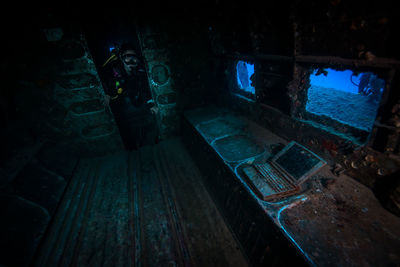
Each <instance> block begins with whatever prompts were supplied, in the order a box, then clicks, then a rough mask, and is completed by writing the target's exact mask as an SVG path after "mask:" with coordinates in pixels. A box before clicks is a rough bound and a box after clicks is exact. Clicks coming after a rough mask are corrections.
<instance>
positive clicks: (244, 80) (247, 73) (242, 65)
mask: <svg viewBox="0 0 400 267" xmlns="http://www.w3.org/2000/svg"><path fill="white" fill-rule="evenodd" d="M253 74H254V64H250V63H247V62H245V61H241V60H239V62H238V63H237V65H236V78H237V83H238V86H239V88H240V89H242V90H244V91H245V92H250V93H252V94H255V92H256V89H255V88H254V86H253V84H252V82H251V80H250V78H251V76H252V75H253Z"/></svg>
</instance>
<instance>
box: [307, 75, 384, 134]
mask: <svg viewBox="0 0 400 267" xmlns="http://www.w3.org/2000/svg"><path fill="white" fill-rule="evenodd" d="M326 71H327V75H326V76H325V75H324V74H320V75H318V76H316V75H315V73H316V72H314V73H313V74H312V75H311V76H310V84H311V87H310V88H309V90H308V100H307V104H306V111H308V112H310V113H313V114H315V115H326V116H328V117H330V118H332V119H334V120H336V121H339V122H341V123H343V124H346V125H350V126H353V127H355V128H359V129H362V130H366V131H371V129H372V127H373V124H374V121H375V118H376V113H377V110H378V107H379V102H380V99H381V96H382V92H383V88H384V81H382V80H381V79H377V77H376V76H375V75H373V74H372V73H371V75H372V76H371V77H373V78H374V79H375V80H374V81H375V83H378V84H379V86H381V88H379V89H378V90H375V93H374V94H371V93H370V92H369V91H368V92H367V91H366V92H365V93H359V92H358V91H359V89H358V86H357V85H358V84H359V83H360V78H361V76H362V74H359V75H358V76H355V75H354V76H353V77H351V76H352V74H353V72H352V71H350V70H346V71H335V70H332V69H326ZM351 78H352V81H353V82H354V83H356V84H357V85H354V84H353V83H352V82H351V80H350V79H351ZM372 83H373V82H370V83H368V86H367V88H370V87H371V86H372ZM370 85H371V86H370ZM375 87H376V86H375Z"/></svg>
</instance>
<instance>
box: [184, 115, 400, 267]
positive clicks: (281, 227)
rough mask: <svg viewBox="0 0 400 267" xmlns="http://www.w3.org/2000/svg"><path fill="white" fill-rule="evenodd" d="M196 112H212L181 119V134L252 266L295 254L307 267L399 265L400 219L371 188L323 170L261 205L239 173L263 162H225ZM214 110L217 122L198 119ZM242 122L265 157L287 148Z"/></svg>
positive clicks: (247, 122)
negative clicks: (297, 188) (295, 189)
mask: <svg viewBox="0 0 400 267" xmlns="http://www.w3.org/2000/svg"><path fill="white" fill-rule="evenodd" d="M213 110H215V108H213ZM225 112H226V111H225ZM200 113H204V114H209V112H207V109H206V108H203V109H202V112H195V111H191V112H188V113H187V114H186V123H185V124H184V127H183V129H184V132H183V136H184V138H185V140H186V144H187V145H188V146H189V147H190V151H191V152H193V155H195V154H198V155H199V156H198V157H196V160H197V163H198V164H199V167H201V169H202V171H203V177H204V178H205V182H206V184H207V185H208V189H209V190H210V193H211V195H212V196H213V198H214V200H215V201H216V203H217V204H219V205H220V207H221V210H222V212H223V214H224V215H225V216H226V217H227V218H228V221H229V222H230V225H231V227H232V228H233V230H234V231H235V233H236V235H237V236H238V239H239V240H240V241H241V243H242V245H243V247H244V248H245V250H246V252H247V253H248V255H249V257H250V259H251V261H252V262H253V263H254V264H256V265H262V264H264V263H270V264H271V265H280V264H282V263H283V262H285V261H286V262H285V263H291V262H290V261H291V259H287V258H284V256H283V255H284V254H287V255H291V256H290V258H292V259H293V260H295V257H296V254H297V255H301V257H303V258H304V259H305V260H306V262H307V263H308V264H311V265H318V266H319V265H320V266H343V265H346V266H376V265H393V266H395V265H398V264H399V263H400V258H399V257H398V255H399V253H400V251H399V249H398V248H399V247H400V232H399V230H398V229H400V219H399V218H398V217H396V216H394V215H393V214H391V213H389V212H388V211H386V210H385V209H383V208H382V206H381V205H380V204H379V202H378V200H377V199H376V198H375V196H374V195H373V193H372V192H371V190H370V189H368V188H366V187H365V186H363V185H362V184H360V183H359V182H357V181H355V180H353V179H351V178H350V177H348V176H345V175H344V174H343V173H341V174H340V175H335V174H334V173H335V171H334V170H333V171H331V170H330V168H329V166H325V167H324V168H323V169H321V170H320V171H319V172H318V173H316V174H315V175H313V176H312V177H311V178H310V179H309V180H307V181H306V182H305V183H304V184H302V189H301V191H300V193H299V194H298V195H296V196H291V197H288V198H286V199H282V200H280V201H276V202H267V201H262V200H260V199H258V198H257V196H256V195H255V193H254V192H253V191H252V190H251V188H250V187H249V186H248V184H247V183H246V181H245V179H244V176H243V175H242V173H241V168H242V167H243V166H245V165H248V164H252V163H253V162H255V163H259V162H262V161H265V160H266V158H267V157H260V158H258V157H254V158H253V159H247V160H246V161H240V160H238V161H237V162H236V164H232V163H231V162H228V161H227V160H226V159H225V158H224V157H223V155H221V154H220V153H218V151H217V148H216V147H215V145H213V142H211V141H210V136H208V132H211V133H214V132H215V131H208V132H205V131H202V129H201V128H199V127H198V125H201V119H199V118H200V117H201V115H200ZM213 113H214V114H215V115H214V118H212V116H203V121H217V119H218V118H220V117H221V115H220V114H221V113H223V111H220V112H213ZM238 118H240V117H238ZM241 119H242V120H243V122H244V123H245V124H247V126H246V129H245V130H244V132H247V133H249V132H250V133H252V134H253V135H254V136H256V137H257V136H258V139H259V140H262V141H263V142H264V146H265V147H267V148H270V149H267V150H269V153H270V155H273V154H274V153H276V152H274V151H273V150H274V149H273V147H274V145H277V146H278V145H282V144H285V143H287V141H285V140H283V139H281V138H280V137H278V136H276V135H274V134H272V133H271V132H269V131H268V130H266V129H264V128H262V127H260V126H258V125H256V124H255V123H253V122H251V121H249V120H247V119H246V118H243V117H241ZM224 126H225V124H221V125H220V127H224ZM214 127H218V124H217V123H216V124H215V125H214ZM217 140H218V138H217ZM271 145H272V146H271ZM368 159H369V160H372V159H371V157H370V158H368ZM285 243H286V246H285V245H284V244H285ZM290 247H292V248H294V249H292V250H290ZM296 251H297V253H295V252H296ZM292 264H293V263H291V265H292ZM296 264H297V263H296Z"/></svg>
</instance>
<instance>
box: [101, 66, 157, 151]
mask: <svg viewBox="0 0 400 267" xmlns="http://www.w3.org/2000/svg"><path fill="white" fill-rule="evenodd" d="M103 75H104V76H105V78H106V82H105V86H104V87H105V89H104V91H105V93H106V94H107V95H109V96H111V99H110V107H111V110H112V112H113V114H114V117H115V120H116V122H117V125H118V128H119V130H120V134H121V137H122V139H123V141H124V144H125V147H126V148H127V149H128V150H132V149H138V148H139V147H141V146H143V145H145V144H152V143H154V142H156V141H157V135H158V134H157V127H156V120H155V116H154V115H153V114H152V113H151V111H150V108H151V107H152V106H154V104H153V101H152V97H151V93H150V89H149V86H148V80H147V75H146V72H145V69H144V68H143V67H142V66H138V67H137V68H136V69H135V70H133V71H132V73H131V75H129V76H128V74H127V72H126V71H125V69H124V66H123V64H122V62H121V61H120V60H115V61H112V62H110V63H108V64H107V65H106V66H105V67H104V68H103Z"/></svg>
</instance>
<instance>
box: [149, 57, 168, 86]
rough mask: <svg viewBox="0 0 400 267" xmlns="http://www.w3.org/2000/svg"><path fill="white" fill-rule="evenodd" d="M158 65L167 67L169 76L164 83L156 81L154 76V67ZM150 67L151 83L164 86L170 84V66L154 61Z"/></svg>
mask: <svg viewBox="0 0 400 267" xmlns="http://www.w3.org/2000/svg"><path fill="white" fill-rule="evenodd" d="M158 66H162V67H164V68H165V69H166V71H167V75H168V78H167V79H166V80H165V82H164V83H158V82H156V81H155V80H154V78H153V69H154V68H155V67H158ZM149 69H150V80H151V84H152V85H154V86H159V87H162V86H166V85H168V84H169V83H170V80H171V70H170V68H169V67H168V66H167V65H165V64H164V63H162V62H152V64H150V68H149Z"/></svg>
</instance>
